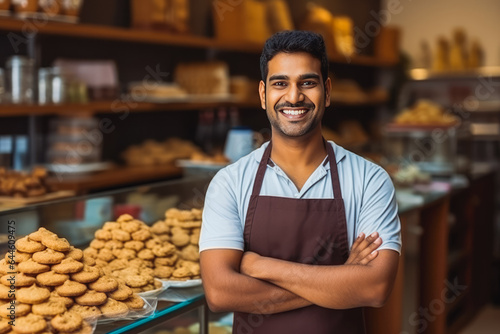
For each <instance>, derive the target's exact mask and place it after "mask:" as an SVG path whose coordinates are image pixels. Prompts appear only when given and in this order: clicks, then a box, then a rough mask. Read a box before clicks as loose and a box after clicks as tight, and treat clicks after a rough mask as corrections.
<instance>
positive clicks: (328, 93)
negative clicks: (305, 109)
mask: <svg viewBox="0 0 500 334" xmlns="http://www.w3.org/2000/svg"><path fill="white" fill-rule="evenodd" d="M331 93H332V80H331V79H330V77H328V79H326V81H325V108H326V107H329V106H330V96H331Z"/></svg>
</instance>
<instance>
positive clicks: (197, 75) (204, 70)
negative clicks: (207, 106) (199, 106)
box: [174, 61, 229, 96]
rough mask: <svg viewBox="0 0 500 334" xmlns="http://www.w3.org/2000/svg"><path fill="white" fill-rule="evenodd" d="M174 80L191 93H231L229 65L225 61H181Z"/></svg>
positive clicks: (217, 94)
mask: <svg viewBox="0 0 500 334" xmlns="http://www.w3.org/2000/svg"><path fill="white" fill-rule="evenodd" d="M174 80H175V82H176V83H177V84H179V86H181V87H182V88H183V89H184V90H186V91H187V92H188V93H189V94H191V95H216V96H227V95H229V67H228V65H227V64H226V63H224V62H220V61H218V62H199V63H181V64H179V65H177V66H176V68H175V71H174Z"/></svg>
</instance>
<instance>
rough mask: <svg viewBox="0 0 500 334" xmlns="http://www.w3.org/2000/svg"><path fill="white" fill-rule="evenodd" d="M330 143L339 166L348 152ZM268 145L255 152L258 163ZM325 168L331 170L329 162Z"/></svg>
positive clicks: (266, 143)
mask: <svg viewBox="0 0 500 334" xmlns="http://www.w3.org/2000/svg"><path fill="white" fill-rule="evenodd" d="M328 143H329V144H330V145H332V147H333V152H335V159H336V160H337V161H336V162H337V164H338V163H339V162H340V161H341V160H342V159H344V157H345V156H346V151H345V149H344V148H343V147H342V146H339V145H337V144H335V143H334V142H333V141H330V140H329V141H328ZM267 145H269V142H265V143H264V144H262V146H261V147H259V148H258V149H256V150H255V151H253V156H254V159H255V161H256V162H257V163H260V161H261V160H262V155H263V154H264V151H265V150H266V147H267ZM324 167H325V169H326V170H329V169H330V163H329V162H328V163H327V164H326V165H325V166H324Z"/></svg>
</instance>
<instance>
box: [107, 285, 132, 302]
mask: <svg viewBox="0 0 500 334" xmlns="http://www.w3.org/2000/svg"><path fill="white" fill-rule="evenodd" d="M132 294H133V292H132V290H131V289H130V288H129V287H128V286H127V285H125V284H124V283H119V284H118V289H116V290H115V291H113V292H109V293H108V297H109V298H113V299H115V300H119V301H121V300H125V299H128V298H129V297H130V296H132Z"/></svg>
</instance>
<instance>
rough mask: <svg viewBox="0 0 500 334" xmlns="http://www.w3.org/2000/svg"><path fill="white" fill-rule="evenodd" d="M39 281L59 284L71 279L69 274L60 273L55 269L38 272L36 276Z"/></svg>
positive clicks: (44, 283)
mask: <svg viewBox="0 0 500 334" xmlns="http://www.w3.org/2000/svg"><path fill="white" fill-rule="evenodd" d="M36 279H37V280H38V282H39V283H40V284H42V285H45V286H59V285H62V284H64V282H66V281H67V280H69V275H66V274H58V273H56V272H55V271H52V270H51V271H47V272H46V273H42V274H38V275H37V276H36Z"/></svg>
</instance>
